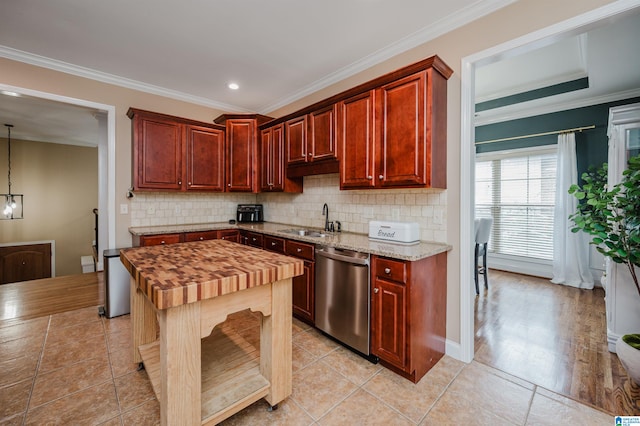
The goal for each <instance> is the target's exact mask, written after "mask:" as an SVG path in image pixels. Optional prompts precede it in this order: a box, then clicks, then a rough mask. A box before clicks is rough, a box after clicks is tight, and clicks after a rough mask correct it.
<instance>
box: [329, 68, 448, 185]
mask: <svg viewBox="0 0 640 426" xmlns="http://www.w3.org/2000/svg"><path fill="white" fill-rule="evenodd" d="M447 78H448V77H445V76H444V75H443V74H441V73H440V72H439V71H438V70H436V69H435V68H433V67H428V68H427V69H425V70H421V71H419V72H416V73H414V74H410V75H407V76H404V77H402V78H397V79H395V80H393V81H390V82H388V83H386V84H382V85H380V86H379V87H376V88H374V89H372V90H370V91H368V92H364V93H359V94H357V95H354V96H353V97H351V98H348V99H346V100H344V101H342V102H340V104H339V108H340V110H339V113H338V114H339V117H340V119H339V129H338V134H339V137H338V140H339V143H340V145H342V147H343V148H342V156H341V175H340V188H341V189H366V188H446V174H447V171H446V162H447V161H446V144H447V142H446V112H447V106H446V96H447V86H446V82H447V80H446V79H447Z"/></svg>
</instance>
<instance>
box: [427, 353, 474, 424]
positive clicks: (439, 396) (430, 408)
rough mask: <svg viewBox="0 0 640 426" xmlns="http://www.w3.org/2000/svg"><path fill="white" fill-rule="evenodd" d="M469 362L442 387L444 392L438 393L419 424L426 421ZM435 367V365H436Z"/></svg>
mask: <svg viewBox="0 0 640 426" xmlns="http://www.w3.org/2000/svg"><path fill="white" fill-rule="evenodd" d="M468 365H471V364H470V363H469V364H465V365H463V366H462V368H460V370H458V372H457V373H456V374H455V375H454V376H453V378H452V379H451V380H450V381H449V383H448V384H447V386H445V387H444V388H443V389H442V392H440V394H439V395H438V397H437V398H436V400H435V401H433V404H431V407H429V409H428V410H427V412H426V413H425V414H424V416H422V417H421V418H420V421H419V422H418V423H417V424H421V423H423V422H424V421H425V419H426V418H427V416H428V415H429V413H430V412H431V410H433V407H435V406H436V404H437V403H438V401H440V398H442V397H443V396H444V394H445V393H447V390H449V388H450V387H451V384H452V383H453V382H454V381H455V380H456V379H457V378H458V376H459V375H460V374H461V373H462V370H464V369H465V368H466V367H467V366H468ZM434 367H435V366H434Z"/></svg>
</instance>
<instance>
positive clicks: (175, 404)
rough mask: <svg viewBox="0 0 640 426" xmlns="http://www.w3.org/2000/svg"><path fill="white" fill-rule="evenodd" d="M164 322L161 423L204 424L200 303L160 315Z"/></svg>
mask: <svg viewBox="0 0 640 426" xmlns="http://www.w3.org/2000/svg"><path fill="white" fill-rule="evenodd" d="M158 317H159V321H160V375H161V377H160V382H161V389H162V390H161V392H160V394H161V395H160V422H161V424H162V425H163V426H164V425H199V424H201V423H202V413H201V411H202V406H201V399H202V390H201V389H202V380H201V365H200V362H201V361H200V360H201V353H202V346H201V341H200V302H195V303H188V304H186V305H180V306H176V307H173V308H169V309H163V310H161V311H159V314H158Z"/></svg>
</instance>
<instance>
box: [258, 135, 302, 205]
mask: <svg viewBox="0 0 640 426" xmlns="http://www.w3.org/2000/svg"><path fill="white" fill-rule="evenodd" d="M260 135H261V137H260V153H261V158H260V191H261V192H292V193H296V192H297V193H300V192H302V178H297V179H290V178H288V177H287V176H286V175H285V166H284V125H283V124H282V123H281V124H278V125H276V126H273V127H270V128H267V129H263V130H262V131H261V133H260Z"/></svg>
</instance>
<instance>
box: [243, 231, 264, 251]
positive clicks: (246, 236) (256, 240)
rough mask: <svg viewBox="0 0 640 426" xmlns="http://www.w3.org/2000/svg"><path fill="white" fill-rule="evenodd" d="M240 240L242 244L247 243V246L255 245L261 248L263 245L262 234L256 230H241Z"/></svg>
mask: <svg viewBox="0 0 640 426" xmlns="http://www.w3.org/2000/svg"><path fill="white" fill-rule="evenodd" d="M240 242H241V243H242V244H245V245H248V246H253V247H257V248H263V247H264V235H262V234H260V233H258V232H251V231H245V230H242V231H240Z"/></svg>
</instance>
